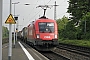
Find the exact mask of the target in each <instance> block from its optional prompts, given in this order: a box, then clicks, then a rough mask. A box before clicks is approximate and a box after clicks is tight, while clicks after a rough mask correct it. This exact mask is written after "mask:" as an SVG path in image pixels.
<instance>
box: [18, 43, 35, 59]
mask: <svg viewBox="0 0 90 60" xmlns="http://www.w3.org/2000/svg"><path fill="white" fill-rule="evenodd" d="M18 43H19V44H20V46H21V48H22V49H23V51H24V52H25V54H26V55H27V57H28V59H29V60H35V59H34V58H33V57H32V56H31V55H30V54H29V52H28V51H27V50H26V49H25V48H24V46H23V45H22V44H21V43H20V42H18Z"/></svg>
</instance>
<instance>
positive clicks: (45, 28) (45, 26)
mask: <svg viewBox="0 0 90 60" xmlns="http://www.w3.org/2000/svg"><path fill="white" fill-rule="evenodd" d="M39 31H40V32H43V33H44V32H50V33H52V32H54V23H51V22H40V23H39Z"/></svg>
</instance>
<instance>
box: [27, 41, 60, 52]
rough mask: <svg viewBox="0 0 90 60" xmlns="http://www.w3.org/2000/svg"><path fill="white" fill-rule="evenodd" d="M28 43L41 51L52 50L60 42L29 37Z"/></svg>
mask: <svg viewBox="0 0 90 60" xmlns="http://www.w3.org/2000/svg"><path fill="white" fill-rule="evenodd" d="M27 43H28V44H30V45H32V46H34V47H35V48H36V49H37V50H39V51H50V50H51V49H53V48H54V47H56V46H57V45H58V44H59V43H58V41H57V40H49V41H46V40H43V41H41V40H31V39H28V40H27Z"/></svg>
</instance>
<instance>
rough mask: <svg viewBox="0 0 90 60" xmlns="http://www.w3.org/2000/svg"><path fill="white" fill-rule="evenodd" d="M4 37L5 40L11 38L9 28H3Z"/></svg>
mask: <svg viewBox="0 0 90 60" xmlns="http://www.w3.org/2000/svg"><path fill="white" fill-rule="evenodd" d="M2 36H3V38H5V37H8V36H9V31H8V28H7V27H4V26H3V27H2Z"/></svg>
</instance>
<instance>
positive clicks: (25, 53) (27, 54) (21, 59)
mask: <svg viewBox="0 0 90 60" xmlns="http://www.w3.org/2000/svg"><path fill="white" fill-rule="evenodd" d="M2 60H8V43H7V44H4V45H3V47H2ZM11 60H49V59H48V58H46V57H45V56H43V55H42V54H40V53H39V52H37V51H36V50H34V49H33V48H32V47H30V46H27V45H26V44H24V43H23V42H20V41H18V42H16V44H15V48H14V47H13V46H12V56H11Z"/></svg>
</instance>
